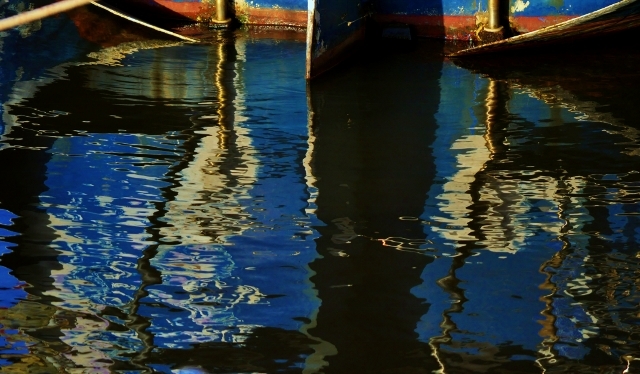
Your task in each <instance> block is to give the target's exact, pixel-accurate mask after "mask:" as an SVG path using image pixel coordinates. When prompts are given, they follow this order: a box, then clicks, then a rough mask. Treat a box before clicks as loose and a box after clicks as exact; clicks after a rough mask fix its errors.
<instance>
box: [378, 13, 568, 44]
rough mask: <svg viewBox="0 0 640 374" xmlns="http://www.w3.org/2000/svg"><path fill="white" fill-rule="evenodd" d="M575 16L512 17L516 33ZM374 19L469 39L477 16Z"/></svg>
mask: <svg viewBox="0 0 640 374" xmlns="http://www.w3.org/2000/svg"><path fill="white" fill-rule="evenodd" d="M572 18H575V16H548V17H512V18H511V27H512V28H513V31H514V32H515V33H516V34H522V33H525V32H530V31H535V30H538V29H541V28H543V27H547V26H551V25H555V24H556V23H560V22H564V21H567V20H569V19H572ZM374 20H375V21H376V22H378V23H381V24H385V23H387V24H389V23H402V24H406V25H410V26H413V28H414V30H415V32H416V35H417V36H421V37H429V38H446V39H458V40H468V39H469V38H473V37H474V36H475V33H476V30H477V29H478V26H476V16H407V15H397V14H389V15H375V16H374Z"/></svg>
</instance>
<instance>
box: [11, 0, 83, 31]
mask: <svg viewBox="0 0 640 374" xmlns="http://www.w3.org/2000/svg"><path fill="white" fill-rule="evenodd" d="M90 2H91V0H63V1H59V2H55V3H53V4H49V5H45V6H43V7H40V8H37V9H33V10H30V11H27V12H23V13H19V14H16V15H15V16H11V17H7V18H4V19H2V20H0V31H3V30H7V29H12V28H14V27H17V26H20V25H24V24H25V23H30V22H33V21H37V20H40V19H43V18H46V17H49V16H52V15H54V14H58V13H62V12H66V11H67V10H71V9H73V8H77V7H79V6H82V5H85V4H88V3H90Z"/></svg>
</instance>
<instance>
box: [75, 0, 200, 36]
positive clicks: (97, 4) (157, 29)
mask: <svg viewBox="0 0 640 374" xmlns="http://www.w3.org/2000/svg"><path fill="white" fill-rule="evenodd" d="M83 1H84V0H83ZM90 2H91V4H93V5H95V6H97V7H99V8H102V9H104V10H106V11H107V12H109V13H112V14H115V15H116V16H118V17H122V18H124V19H126V20H128V21H131V22H135V23H137V24H140V25H142V26H145V27H148V28H150V29H153V30H156V31H159V32H162V33H165V34H167V35H171V36H173V37H176V38H179V39H182V40H186V41H189V42H192V43H197V42H198V40H196V39H192V38H189V37H186V36H184V35H180V34H177V33H175V32H172V31H169V30H165V29H163V28H160V27H158V26H154V25H152V24H149V23H146V22H144V21H141V20H139V19H137V18H133V17H131V16H128V15H126V14H124V13H121V12H119V11H117V10H115V9H112V8H109V7H108V6H106V5H102V4H100V3H98V2H96V1H90Z"/></svg>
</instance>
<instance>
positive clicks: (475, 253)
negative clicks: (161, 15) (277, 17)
mask: <svg viewBox="0 0 640 374" xmlns="http://www.w3.org/2000/svg"><path fill="white" fill-rule="evenodd" d="M52 35H56V38H57V39H56V38H53V37H52ZM45 36H46V37H47V38H49V39H48V40H49V41H47V42H46V43H45V42H44V41H43V40H47V39H45ZM200 36H201V37H203V38H204V39H205V41H206V43H202V44H182V43H175V42H172V41H159V40H148V39H145V38H133V39H132V40H128V41H123V42H122V43H120V44H116V45H105V44H104V43H103V45H102V46H99V45H97V44H96V43H95V40H92V41H87V38H86V36H85V35H83V34H82V33H79V31H78V30H76V29H75V28H74V27H73V24H71V23H70V22H68V21H67V20H66V19H51V20H47V21H45V22H44V23H43V24H42V25H41V27H40V29H29V30H19V31H11V32H6V33H4V35H3V39H2V41H3V44H2V79H3V80H2V85H1V86H0V98H1V99H2V109H1V111H2V112H1V114H2V138H1V141H0V172H1V175H2V183H1V184H0V238H1V240H0V254H1V256H0V265H1V266H0V324H1V325H2V329H0V371H3V372H12V373H13V372H38V373H58V372H65V373H98V372H102V373H116V372H118V373H152V372H158V373H192V372H197V373H213V372H251V373H253V372H304V373H317V372H326V373H373V372H398V373H427V372H439V373H476V372H486V373H528V372H530V373H542V372H548V373H556V372H570V373H573V372H575V373H577V372H580V373H622V372H623V371H624V370H627V371H626V372H633V368H634V366H638V364H637V363H635V362H634V361H635V360H637V359H639V358H640V347H639V345H638V344H639V341H640V336H639V335H638V333H640V331H638V327H637V326H638V323H639V322H640V320H639V318H640V309H639V308H638V301H639V300H638V299H639V297H640V292H639V290H638V272H639V271H640V248H638V240H640V228H639V227H640V225H639V223H640V222H638V217H639V215H640V205H639V204H638V203H639V200H640V168H639V166H638V165H640V162H639V160H640V159H639V157H640V143H639V140H640V131H639V128H638V113H639V112H638V111H637V108H636V104H635V100H634V97H635V93H636V92H637V87H638V83H640V75H639V74H638V73H637V72H636V70H635V66H636V65H635V63H634V62H636V61H640V58H639V57H640V55H638V54H637V53H635V52H633V53H631V54H629V53H627V52H625V53H622V52H619V53H618V52H616V51H609V52H607V54H606V55H602V56H599V58H598V59H594V58H593V55H589V53H588V52H587V51H583V52H581V53H582V54H580V53H577V54H575V55H572V56H573V57H572V58H571V59H568V58H566V56H565V57H557V58H556V57H553V58H552V57H549V58H544V59H538V60H535V61H533V62H532V60H531V59H528V58H524V59H522V60H519V59H515V60H512V61H510V62H509V64H508V65H507V66H505V64H504V63H496V62H495V61H493V62H491V61H485V62H482V63H480V62H472V63H464V64H461V63H458V65H456V64H455V63H454V62H452V61H450V60H447V59H444V58H443V57H442V52H443V48H444V46H443V45H442V44H440V43H439V42H426V41H425V42H419V43H418V44H417V45H416V46H414V47H413V48H410V49H408V50H394V53H389V51H387V50H373V51H369V52H367V54H366V55H364V56H362V57H363V58H361V59H357V60H355V61H353V62H352V63H350V64H347V65H346V66H344V67H341V68H339V69H337V70H336V71H334V72H332V73H331V74H328V75H326V76H323V77H322V78H321V79H319V80H317V81H314V82H312V83H311V84H309V85H307V84H306V82H305V81H304V55H305V45H304V35H303V34H300V33H295V32H290V33H270V32H264V31H238V32H235V33H233V34H232V35H231V34H230V35H225V34H218V33H215V32H213V33H211V34H203V35H200ZM18 45H19V46H20V53H15V51H16V48H18ZM61 46H65V48H64V49H63V48H61ZM616 53H618V54H616ZM589 56H591V57H589ZM621 56H624V58H621ZM605 67H606V69H607V70H606V71H607V72H606V73H603V71H604V68H605ZM629 368H631V369H629Z"/></svg>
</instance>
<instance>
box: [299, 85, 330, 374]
mask: <svg viewBox="0 0 640 374" xmlns="http://www.w3.org/2000/svg"><path fill="white" fill-rule="evenodd" d="M307 113H308V115H307V133H308V137H307V151H306V153H305V157H304V159H303V161H302V163H303V166H304V170H305V181H306V185H307V193H308V198H307V207H306V208H305V214H306V215H307V217H309V216H315V214H316V198H317V196H318V187H317V185H316V181H317V179H316V177H315V175H314V173H313V157H314V151H315V148H314V147H315V142H316V136H315V131H314V128H315V126H314V124H315V113H314V110H313V105H312V103H311V93H310V92H309V85H307ZM305 269H306V271H307V273H308V274H309V277H308V278H307V279H306V283H307V286H308V287H307V290H308V291H307V292H308V295H309V296H310V298H311V299H312V300H315V301H317V302H316V304H317V306H318V307H317V308H316V309H315V310H314V311H313V314H312V315H311V316H309V317H310V318H309V320H310V321H309V323H306V324H304V325H302V327H301V328H300V332H302V333H303V334H305V335H306V336H307V337H308V338H309V339H311V340H313V341H315V342H317V343H316V344H314V345H313V346H312V347H311V348H312V349H313V353H312V354H310V355H309V356H307V358H306V359H305V363H304V369H303V371H302V373H303V374H312V373H320V372H322V369H323V368H324V367H325V366H328V365H329V363H328V362H327V361H326V360H325V358H326V357H328V356H335V355H337V354H338V348H337V347H336V346H335V345H333V344H332V343H331V342H328V341H326V340H324V339H322V338H319V337H316V336H314V335H312V334H311V333H310V332H309V330H312V329H314V328H315V327H317V325H318V313H319V312H320V305H322V300H321V299H320V298H319V297H318V290H317V288H316V287H315V284H314V283H313V282H312V281H311V278H313V277H314V276H315V275H316V272H315V271H313V270H312V269H311V268H310V267H309V264H307V265H306V266H305Z"/></svg>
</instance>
